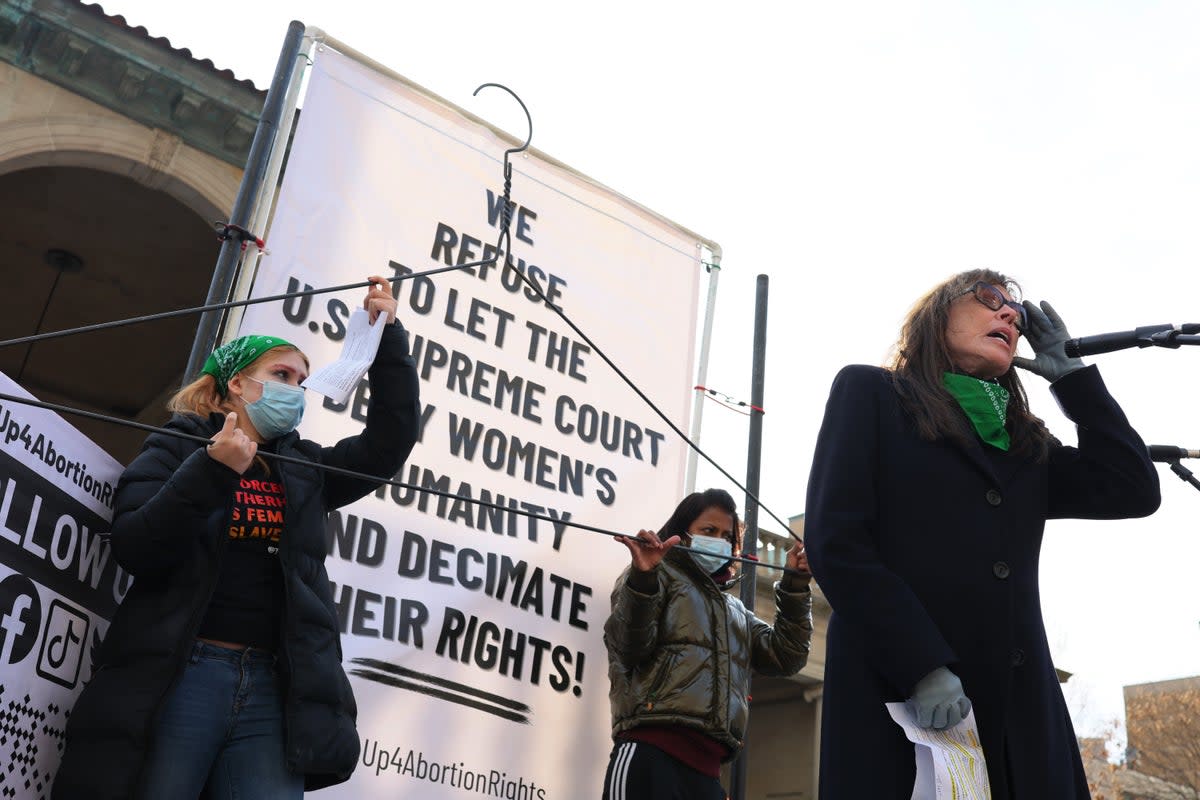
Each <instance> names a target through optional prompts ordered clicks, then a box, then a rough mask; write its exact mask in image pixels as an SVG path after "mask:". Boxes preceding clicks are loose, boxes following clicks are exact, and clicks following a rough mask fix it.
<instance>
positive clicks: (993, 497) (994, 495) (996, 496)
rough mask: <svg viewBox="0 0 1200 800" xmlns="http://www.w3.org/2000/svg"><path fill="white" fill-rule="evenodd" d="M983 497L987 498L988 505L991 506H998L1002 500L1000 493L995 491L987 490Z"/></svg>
mask: <svg viewBox="0 0 1200 800" xmlns="http://www.w3.org/2000/svg"><path fill="white" fill-rule="evenodd" d="M984 497H986V498H987V501H988V505H992V506H998V505H1000V501H1001V500H1003V499H1004V498H1003V497H1001V496H1000V492H998V491H996V490H995V489H988V490H987V494H986V495H984Z"/></svg>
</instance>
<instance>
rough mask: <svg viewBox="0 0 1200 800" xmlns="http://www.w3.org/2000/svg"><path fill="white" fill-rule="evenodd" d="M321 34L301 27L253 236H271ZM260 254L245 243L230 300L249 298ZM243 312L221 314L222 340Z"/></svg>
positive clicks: (257, 202) (256, 203) (236, 325)
mask: <svg viewBox="0 0 1200 800" xmlns="http://www.w3.org/2000/svg"><path fill="white" fill-rule="evenodd" d="M324 35H325V34H324V31H322V30H321V29H320V28H313V27H307V28H305V29H304V39H303V41H302V44H301V47H300V50H299V52H297V53H296V64H295V66H294V67H293V71H292V77H291V80H290V81H289V83H288V89H287V94H286V95H285V97H284V100H283V111H282V114H281V121H280V124H279V127H278V129H277V130H276V131H275V139H274V141H273V142H272V145H271V157H270V159H268V160H267V170H266V174H265V175H264V176H263V179H262V181H261V185H260V186H259V190H258V193H257V194H256V195H255V197H254V205H253V209H254V214H253V216H252V217H250V225H249V227H247V230H249V231H253V232H254V235H255V236H259V237H261V238H263V239H269V238H270V236H271V232H270V229H269V227H268V225H269V223H270V221H271V215H272V212H273V211H274V209H275V197H276V194H277V192H278V187H279V174H280V173H281V172H282V171H283V159H284V157H285V156H286V155H287V151H288V141H290V139H291V135H292V131H293V129H294V128H295V127H296V108H297V106H299V105H300V92H301V90H302V89H303V88H304V86H305V77H306V73H307V72H308V70H309V68H310V67H312V63H313V51H314V50H315V49H316V47H317V44H318V41H319V38H320V37H322V36H324ZM263 255H264V252H263V251H262V250H259V248H258V245H256V244H255V243H254V242H251V243H250V244H248V245H247V246H246V253H245V254H244V255H243V257H242V266H241V269H239V270H238V274H237V281H236V282H235V283H234V285H233V291H232V294H231V299H233V300H246V299H248V298H249V297H250V290H251V287H253V286H254V279H255V278H256V277H257V276H258V265H259V262H261V261H262V257H263ZM245 314H246V308H245V307H244V306H243V307H238V308H231V309H229V311H228V313H227V314H226V315H225V329H224V333H223V334H222V337H221V338H222V339H228V338H230V335H231V333H232V332H234V331H237V329H238V328H239V327H241V324H242V317H243V316H245Z"/></svg>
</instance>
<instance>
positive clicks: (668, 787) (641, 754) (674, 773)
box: [603, 742, 726, 800]
mask: <svg viewBox="0 0 1200 800" xmlns="http://www.w3.org/2000/svg"><path fill="white" fill-rule="evenodd" d="M725 798H726V795H725V790H724V789H722V788H721V782H720V781H719V780H717V779H716V778H712V777H709V776H708V775H705V774H704V773H702V772H697V771H696V770H694V769H692V768H691V767H689V766H688V765H687V764H684V763H683V762H682V761H679V760H678V759H676V758H674V757H672V756H669V755H667V754H666V753H664V752H663V751H662V750H659V749H658V748H657V747H654V746H653V745H649V744H646V743H645V742H617V743H616V744H615V745H614V746H613V751H612V755H611V756H609V757H608V770H607V771H606V772H605V773H604V797H603V800H725Z"/></svg>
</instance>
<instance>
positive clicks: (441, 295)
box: [241, 44, 703, 800]
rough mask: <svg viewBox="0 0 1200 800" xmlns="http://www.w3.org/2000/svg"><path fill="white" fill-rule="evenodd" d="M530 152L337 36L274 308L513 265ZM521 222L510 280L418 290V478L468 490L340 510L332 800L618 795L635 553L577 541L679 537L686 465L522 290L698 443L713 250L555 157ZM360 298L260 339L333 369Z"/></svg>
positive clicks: (338, 413) (314, 77)
mask: <svg viewBox="0 0 1200 800" xmlns="http://www.w3.org/2000/svg"><path fill="white" fill-rule="evenodd" d="M508 146H509V144H508V143H507V142H506V141H504V140H503V139H502V138H501V137H499V136H498V135H496V134H495V133H494V132H493V131H491V130H490V129H489V128H487V127H486V126H484V125H481V124H479V123H477V122H475V121H472V120H471V119H470V118H468V117H467V116H465V115H464V114H462V113H461V112H459V111H457V110H455V109H454V108H453V107H451V106H448V105H446V104H444V103H442V102H439V101H438V100H437V99H436V98H433V97H431V96H429V95H427V94H426V93H424V92H422V91H421V90H419V89H417V88H414V87H412V86H410V85H407V84H406V83H405V82H403V81H402V80H398V79H396V78H394V77H388V76H385V75H382V74H380V73H379V72H377V71H374V70H372V69H370V68H369V67H367V66H364V65H363V64H361V63H360V62H358V61H356V60H353V59H351V58H350V57H348V56H345V55H343V54H341V53H338V52H336V51H335V49H334V48H332V47H330V46H329V45H328V44H327V45H326V46H325V47H324V48H322V50H321V52H319V54H318V55H317V56H316V60H315V64H314V66H313V68H312V73H311V77H310V84H309V90H308V94H307V96H306V98H305V101H304V109H303V113H302V116H301V121H300V125H299V128H298V130H297V133H296V137H295V141H294V145H293V149H292V151H291V154H290V156H289V161H288V168H287V172H286V174H285V176H284V181H283V185H282V188H281V192H280V197H279V200H278V204H277V206H276V210H275V216H274V221H273V223H272V227H271V230H270V232H269V242H270V255H269V256H266V257H265V259H264V261H263V262H262V264H261V266H260V270H259V274H258V276H257V278H256V281H255V286H254V289H253V294H254V295H256V296H265V295H270V294H276V293H282V292H288V291H297V290H300V289H305V288H313V287H321V286H330V285H337V284H342V283H348V282H351V281H353V280H355V279H360V280H365V279H366V278H367V276H369V275H372V274H382V275H385V276H389V277H390V276H393V275H407V274H411V273H414V272H421V271H423V270H427V269H432V268H436V267H439V266H445V265H452V264H463V263H470V262H474V261H479V260H482V259H485V258H487V257H488V256H490V255H493V254H494V253H495V245H494V243H495V242H496V241H497V234H498V230H499V228H498V226H499V225H500V224H501V222H500V221H501V215H500V212H501V207H502V195H503V189H502V174H501V159H502V154H503V151H504V150H505V149H506V148H507V147H508ZM512 202H513V222H512V229H511V232H512V247H511V249H512V253H511V259H512V267H511V268H510V269H508V270H507V271H506V270H504V269H502V265H503V258H502V259H501V263H500V265H489V266H486V267H475V268H471V269H466V270H461V271H451V272H447V273H443V274H440V275H437V276H434V277H423V278H416V279H410V280H406V281H403V282H400V283H399V284H398V286H397V297H398V300H399V307H400V317H401V319H402V321H403V322H404V324H405V326H406V327H407V328H408V330H409V331H410V338H411V342H412V348H413V354H414V356H415V359H416V362H417V365H418V369H419V372H420V376H421V380H422V383H421V392H422V401H423V405H424V414H423V432H422V438H421V441H420V442H419V444H418V445H417V447H416V448H415V450H414V451H413V453H412V456H411V457H410V458H409V461H408V463H407V464H406V465H405V468H404V469H403V470H402V471H401V473H400V474H399V475H398V476H397V479H398V480H401V481H403V482H406V483H409V484H415V485H417V486H421V487H428V488H436V489H440V490H442V491H445V492H449V493H451V494H452V495H454V497H451V498H446V497H439V496H437V495H433V494H429V493H426V492H422V491H417V490H414V489H405V488H395V487H384V488H383V489H380V490H379V491H378V492H376V493H375V494H374V495H372V496H369V497H367V498H366V499H364V500H362V501H360V502H358V503H356V504H354V505H353V506H350V507H347V508H344V509H341V510H340V511H339V512H338V513H336V514H333V515H331V518H330V533H331V544H330V555H329V559H328V562H327V563H328V567H329V571H330V575H331V578H332V580H333V582H334V587H333V588H334V598H335V602H336V604H337V611H338V614H339V620H340V623H341V625H342V631H343V647H344V660H345V663H346V667H347V670H348V672H349V673H350V674H351V681H352V683H353V686H354V689H355V693H356V696H357V699H358V704H359V720H358V722H359V732H360V735H361V738H362V743H363V752H362V757H361V759H360V764H359V768H358V770H357V772H356V774H355V775H354V777H353V778H352V779H351V780H350V782H349V783H347V784H345V785H343V786H341V787H337V788H335V789H331V790H329V795H330V796H340V797H347V798H351V797H352V798H384V797H387V798H394V797H420V798H422V799H423V800H438V799H439V798H458V799H465V798H471V797H496V798H520V799H521V800H526V798H530V799H533V800H577V798H581V797H592V796H598V795H599V792H600V787H601V783H602V780H603V771H604V767H605V764H606V762H607V756H608V752H609V750H610V747H611V740H610V725H609V723H610V720H609V708H608V700H607V695H608V676H607V661H606V656H605V650H604V645H603V641H602V627H603V624H604V620H605V618H606V617H607V615H608V611H609V600H608V598H609V593H610V591H611V588H612V586H613V583H614V581H615V579H616V577H617V576H618V574H619V573H620V571H621V570H622V569H623V568H624V566H625V565H626V564H627V563H628V560H629V556H628V551H627V550H626V549H625V548H624V547H623V546H621V545H620V544H619V543H617V542H614V541H612V540H611V538H610V537H608V536H604V535H602V534H597V533H592V532H587V531H582V530H579V529H573V528H570V527H568V526H566V525H564V524H562V521H567V520H576V521H580V522H584V523H586V524H589V525H594V526H597V527H600V528H606V529H609V530H618V531H622V532H629V533H631V534H632V533H636V531H637V530H638V529H639V528H650V527H653V528H655V529H657V528H658V526H659V525H661V524H662V522H663V521H664V520H665V519H666V518H667V516H668V515H669V513H670V511H671V510H672V509H673V508H674V506H675V504H676V503H677V502H678V500H679V499H680V492H681V487H682V485H683V470H684V463H685V456H686V450H685V447H686V445H684V444H683V443H682V442H681V441H680V440H679V439H678V437H677V436H676V435H675V434H674V433H672V432H671V430H670V429H669V428H668V427H667V426H666V425H665V424H664V423H663V421H662V420H661V419H659V418H658V417H657V416H656V415H655V414H654V413H653V411H652V410H650V409H649V408H648V407H647V406H646V404H645V403H644V402H643V401H642V400H641V399H639V398H638V397H637V396H636V394H634V392H633V391H632V390H630V389H629V388H628V387H627V386H626V385H625V384H624V383H623V382H622V381H621V380H620V379H619V377H617V376H616V375H615V374H614V373H613V372H612V370H611V369H610V368H609V367H608V366H607V365H606V364H605V363H603V361H602V360H601V359H600V358H599V357H598V356H597V355H596V353H595V352H594V351H593V350H592V348H590V347H589V346H588V345H587V344H586V343H584V342H582V341H580V340H579V338H578V337H577V336H576V335H575V334H574V333H573V332H572V331H571V330H570V328H569V327H568V326H566V325H565V324H564V323H563V322H562V320H560V319H559V317H558V316H557V315H556V314H555V313H554V311H553V309H550V308H547V307H546V306H545V305H544V304H543V303H541V302H540V301H538V300H537V297H536V295H535V294H534V293H533V292H531V291H529V290H528V289H527V288H526V287H525V285H524V284H523V283H522V282H521V281H520V276H519V275H518V271H521V272H523V273H524V274H526V275H528V276H529V277H530V278H532V279H533V280H534V281H535V282H536V283H537V285H538V286H539V287H540V289H541V290H542V291H543V292H544V293H545V294H546V296H547V298H548V299H549V301H550V302H551V303H553V304H554V305H555V306H557V307H559V308H561V309H562V311H563V312H564V313H565V315H566V316H567V317H568V318H570V319H571V320H572V321H573V322H575V324H577V325H578V326H579V327H580V329H581V330H583V331H585V332H587V334H588V335H589V336H590V337H592V339H593V340H594V342H595V344H596V346H597V347H598V348H601V349H603V350H604V351H605V352H606V353H607V354H608V355H609V356H610V357H611V358H612V359H613V360H614V362H615V363H617V364H618V365H620V367H621V368H622V369H623V370H625V371H626V372H627V374H628V375H629V376H630V377H631V378H632V380H633V381H634V382H635V383H636V384H637V385H638V386H639V387H640V388H641V389H642V390H643V391H644V392H645V393H646V394H647V395H648V396H649V397H650V398H652V399H653V400H654V401H655V403H656V404H657V405H659V407H660V408H662V409H663V411H664V413H665V414H667V415H668V416H669V418H670V419H671V420H672V422H673V423H675V424H676V425H678V426H679V427H680V428H681V429H683V430H686V429H687V417H688V408H689V406H690V402H691V396H692V385H691V381H692V375H693V374H694V372H693V369H694V364H693V361H694V353H693V350H694V337H695V329H696V316H697V297H698V286H699V280H700V275H701V274H702V272H703V269H702V266H701V264H700V247H699V243H698V241H697V238H696V237H695V236H694V235H689V234H687V233H686V232H684V231H682V230H681V229H679V228H677V227H675V226H672V225H671V224H670V223H667V222H665V221H664V220H662V219H661V218H659V217H657V216H656V215H654V214H652V213H650V212H648V211H646V210H645V209H642V208H640V207H639V206H637V205H636V204H634V203H632V202H630V201H628V200H625V199H623V198H621V197H620V196H619V195H616V194H615V193H613V192H611V191H609V190H606V189H604V188H603V187H600V186H597V185H596V184H594V183H592V182H590V181H588V180H586V179H584V178H582V177H580V176H578V175H577V174H574V173H572V172H571V171H570V170H568V169H566V168H564V167H562V166H561V165H557V164H554V163H552V162H551V161H550V160H548V159H544V158H541V157H539V156H538V155H537V154H536V153H527V154H522V155H520V156H518V157H516V158H515V160H514V175H513V181H512ZM364 294H365V290H360V291H355V292H344V293H341V294H338V295H323V296H316V297H312V296H309V297H303V298H295V299H292V300H289V301H287V302H283V303H278V302H276V303H270V304H263V305H258V306H253V307H251V308H250V309H249V310H248V312H247V314H246V316H245V318H244V320H243V323H242V327H241V331H242V332H243V333H251V332H262V333H272V334H276V335H280V336H283V337H285V338H288V339H290V340H292V341H294V342H295V343H296V344H297V345H298V346H299V347H300V348H301V349H302V350H304V351H305V352H306V353H307V354H308V356H309V357H310V359H311V360H312V364H313V366H314V368H317V367H320V366H321V365H323V364H325V363H327V362H328V361H331V360H332V359H333V358H335V357H336V356H337V353H338V349H339V343H340V341H341V339H342V338H343V337H344V336H345V333H346V320H347V319H348V317H349V313H350V310H351V309H352V308H353V307H355V306H356V305H359V304H361V302H362V298H363V296H364ZM365 397H366V382H365V381H363V382H362V383H361V384H360V385H359V387H358V388H357V390H356V391H355V392H354V393H352V395H351V397H350V398H349V401H348V404H347V405H345V406H336V405H334V404H332V403H331V402H329V401H325V402H324V403H322V402H321V399H320V398H315V397H312V396H311V395H310V397H309V403H310V406H311V408H310V410H309V412H308V413H307V414H306V415H305V418H304V422H303V424H302V426H301V433H302V434H303V435H305V436H306V437H308V438H312V439H315V440H317V441H320V442H323V443H332V442H333V441H336V440H337V439H338V438H340V437H342V436H346V435H351V434H354V433H357V432H358V431H359V430H361V426H362V424H363V420H364V410H365ZM455 497H456V498H457V499H455ZM473 500H484V501H488V502H491V503H494V504H497V505H499V506H500V507H501V508H500V510H495V509H492V508H488V507H484V506H480V505H476V504H474V503H473V502H472V501H473ZM506 509H518V510H527V511H530V512H534V513H536V514H539V515H541V516H543V517H548V518H550V519H549V520H542V519H535V518H530V517H525V516H519V515H518V514H515V513H510V512H509V511H507V510H506Z"/></svg>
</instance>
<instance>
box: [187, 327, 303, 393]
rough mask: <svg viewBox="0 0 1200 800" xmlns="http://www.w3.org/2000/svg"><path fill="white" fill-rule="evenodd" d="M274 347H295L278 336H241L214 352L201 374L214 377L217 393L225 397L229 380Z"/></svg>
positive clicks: (205, 363)
mask: <svg viewBox="0 0 1200 800" xmlns="http://www.w3.org/2000/svg"><path fill="white" fill-rule="evenodd" d="M272 347H295V345H294V344H292V343H291V342H289V341H287V340H285V339H280V338H279V337H278V336H240V337H238V338H237V339H234V340H233V341H232V342H226V343H225V344H223V345H221V346H220V347H218V348H217V349H216V350H213V352H212V355H211V356H209V357H208V360H207V361H205V362H204V369H202V370H200V372H201V374H204V375H212V376H213V377H214V378H216V381H217V392H218V393H219V394H220V395H221V397H224V396H225V394H226V393H227V392H228V391H229V379H230V378H232V377H233V376H234V375H237V374H238V373H239V372H241V371H242V370H243V369H245V368H246V367H248V366H250V364H251V363H253V362H254V359H256V358H258V357H259V356H261V355H262V354H263V353H265V352H267V351H268V350H270V349H271V348H272Z"/></svg>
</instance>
